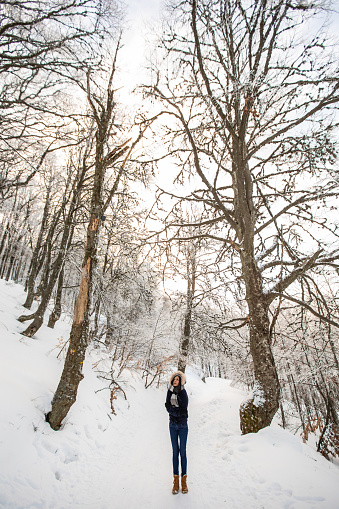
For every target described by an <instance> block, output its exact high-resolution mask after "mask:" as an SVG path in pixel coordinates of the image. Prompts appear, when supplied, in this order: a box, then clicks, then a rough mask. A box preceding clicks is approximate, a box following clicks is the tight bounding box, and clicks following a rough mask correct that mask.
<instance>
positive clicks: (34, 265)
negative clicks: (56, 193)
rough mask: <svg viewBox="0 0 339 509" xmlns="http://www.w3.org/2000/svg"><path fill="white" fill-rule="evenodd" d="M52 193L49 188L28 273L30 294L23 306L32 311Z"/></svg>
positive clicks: (26, 286)
mask: <svg viewBox="0 0 339 509" xmlns="http://www.w3.org/2000/svg"><path fill="white" fill-rule="evenodd" d="M50 192H51V188H50V187H48V189H47V196H46V201H45V207H44V212H43V215H42V220H41V226H40V231H39V235H38V238H37V242H36V245H35V248H34V251H33V254H32V260H31V264H30V267H29V271H28V277H27V279H26V285H25V290H26V291H28V293H27V297H26V301H25V303H24V305H23V306H24V307H25V308H26V309H31V307H32V304H33V299H34V285H35V280H36V278H37V275H38V274H39V272H40V269H41V267H42V264H43V261H44V257H42V260H41V258H40V257H39V252H40V250H41V243H42V239H43V236H44V232H45V229H46V223H47V218H48V213H49V205H50Z"/></svg>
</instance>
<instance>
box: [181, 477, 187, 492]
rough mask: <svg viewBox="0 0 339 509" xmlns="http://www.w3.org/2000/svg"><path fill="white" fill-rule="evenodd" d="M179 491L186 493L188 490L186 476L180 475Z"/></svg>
mask: <svg viewBox="0 0 339 509" xmlns="http://www.w3.org/2000/svg"><path fill="white" fill-rule="evenodd" d="M181 491H182V492H183V493H188V488H187V475H182V476H181Z"/></svg>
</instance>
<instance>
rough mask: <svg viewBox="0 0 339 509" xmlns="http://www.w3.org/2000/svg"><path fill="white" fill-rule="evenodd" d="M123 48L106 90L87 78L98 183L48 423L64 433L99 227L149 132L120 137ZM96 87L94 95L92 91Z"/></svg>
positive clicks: (85, 335) (82, 349) (78, 370)
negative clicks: (108, 182) (118, 86)
mask: <svg viewBox="0 0 339 509" xmlns="http://www.w3.org/2000/svg"><path fill="white" fill-rule="evenodd" d="M119 48H120V40H119V42H118V44H117V47H116V52H115V56H114V60H113V64H112V67H111V72H110V75H109V77H108V80H107V83H106V90H105V91H103V90H102V89H100V83H97V84H96V85H94V80H92V79H91V73H90V71H89V72H88V73H87V99H88V103H89V106H90V110H91V114H92V116H93V119H94V123H95V154H94V178H93V184H92V190H91V201H90V207H89V215H90V218H89V224H88V227H87V236H86V246H85V253H84V259H83V263H82V273H81V280H80V288H79V293H78V296H77V299H76V302H75V309H74V318H73V324H72V328H71V332H70V339H69V348H68V351H67V355H66V360H65V365H64V369H63V372H62V375H61V379H60V382H59V385H58V387H57V390H56V392H55V394H54V397H53V401H52V410H51V411H50V412H49V413H48V415H47V420H48V422H49V423H50V425H51V427H52V428H53V429H59V428H60V426H61V423H62V420H63V419H64V418H65V416H66V415H67V413H68V411H69V409H70V408H71V406H72V405H73V404H74V402H75V400H76V395H77V390H78V386H79V383H80V381H81V380H82V378H83V375H82V366H83V362H84V359H85V353H86V349H87V346H88V341H89V310H90V303H91V293H92V282H93V272H94V268H95V265H96V263H97V246H98V240H99V231H100V225H101V224H102V221H103V220H104V214H105V211H106V209H107V207H108V206H109V204H110V202H111V201H112V199H113V198H114V197H115V195H116V193H117V191H118V186H119V183H120V181H121V179H122V177H123V176H124V174H125V173H126V172H127V168H126V164H127V161H128V158H129V156H130V154H131V152H132V150H133V149H134V147H135V146H136V144H137V143H138V142H139V140H140V139H141V137H142V136H143V133H144V131H145V129H146V127H147V123H146V127H145V126H143V127H142V128H141V129H140V133H139V136H138V137H137V139H136V140H135V141H133V142H131V139H128V140H125V141H121V140H119V138H118V132H119V131H118V126H119V122H118V118H117V114H118V109H117V106H116V99H115V90H114V82H113V79H114V77H115V72H116V61H117V56H118V51H119ZM98 81H99V80H98ZM93 87H95V90H92V88H93ZM116 130H117V131H116ZM113 144H114V145H113ZM109 168H110V169H111V171H114V172H115V178H114V182H113V185H112V187H111V189H110V190H109V192H108V193H107V196H106V197H105V196H104V194H103V189H104V182H105V175H106V172H107V170H108V169H109Z"/></svg>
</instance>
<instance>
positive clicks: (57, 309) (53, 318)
mask: <svg viewBox="0 0 339 509" xmlns="http://www.w3.org/2000/svg"><path fill="white" fill-rule="evenodd" d="M64 267H65V266H64V265H63V266H62V268H61V270H60V273H59V279H58V289H57V293H56V297H55V303H54V308H53V311H52V313H51V314H50V316H49V319H48V324H47V327H50V328H51V329H54V325H55V324H56V322H57V321H58V320H59V318H60V316H61V299H62V288H63V284H64Z"/></svg>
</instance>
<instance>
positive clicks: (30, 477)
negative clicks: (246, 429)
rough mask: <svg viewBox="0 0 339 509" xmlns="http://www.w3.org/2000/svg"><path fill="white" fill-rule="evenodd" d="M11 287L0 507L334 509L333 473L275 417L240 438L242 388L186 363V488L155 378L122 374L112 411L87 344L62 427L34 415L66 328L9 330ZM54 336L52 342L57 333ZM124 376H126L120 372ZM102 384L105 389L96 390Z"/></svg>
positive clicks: (0, 341)
mask: <svg viewBox="0 0 339 509" xmlns="http://www.w3.org/2000/svg"><path fill="white" fill-rule="evenodd" d="M23 301H24V292H23V289H22V287H20V286H16V285H14V284H12V283H6V282H4V281H0V330H1V335H0V387H1V392H0V394H1V396H0V405H1V416H0V458H1V467H0V507H1V508H6V509H19V508H20V509H30V508H35V509H78V508H79V509H80V508H82V509H83V508H88V509H115V508H119V509H127V508H131V509H134V508H138V509H160V508H163V509H171V508H174V507H175V508H185V509H190V508H192V509H193V508H194V509H205V508H206V509H208V508H213V509H221V508H227V509H285V508H289V509H312V508H317V509H337V508H338V507H339V501H338V494H339V492H338V486H339V469H338V467H337V466H335V465H333V464H332V463H329V462H328V461H326V460H325V459H324V458H323V457H322V456H320V455H319V454H317V453H316V452H315V451H314V450H313V449H312V448H311V447H310V446H308V445H305V444H303V443H302V441H301V439H300V438H299V437H295V436H293V435H291V434H290V433H288V432H287V431H284V430H283V429H281V428H280V427H279V426H277V425H272V426H271V427H270V428H267V429H264V430H262V431H261V432H259V433H258V434H256V435H247V436H241V435H240V431H239V417H238V409H239V404H240V402H241V401H242V400H243V399H244V397H245V394H244V393H243V392H242V391H240V390H238V389H235V388H233V387H231V385H230V382H229V381H225V380H220V379H212V378H210V379H207V380H206V382H207V383H206V384H204V383H203V382H202V381H201V380H200V379H199V377H198V376H197V375H196V374H195V373H194V371H193V370H189V371H188V373H187V375H188V383H187V392H188V395H189V398H190V403H189V437H188V488H189V493H188V494H187V495H182V494H181V493H180V494H178V495H176V496H173V495H172V494H171V485H172V471H171V446H170V440H169V433H168V416H167V412H166V410H165V407H164V399H165V391H166V385H165V384H164V385H163V387H161V388H160V389H156V388H152V387H151V388H149V389H147V390H145V389H144V387H143V383H142V381H141V380H139V379H137V378H136V377H132V375H128V374H126V375H125V374H124V376H125V381H126V383H125V385H124V389H125V390H126V394H127V401H125V400H124V398H123V397H122V396H118V399H117V400H116V401H115V410H116V413H117V415H116V416H115V415H112V412H111V408H110V401H109V391H108V390H106V389H105V382H104V381H103V380H100V379H99V378H98V377H97V374H96V371H95V370H96V369H98V368H97V366H98V363H99V365H100V364H101V363H102V364H104V363H105V362H106V361H105V356H106V354H105V352H104V351H100V349H97V350H96V349H92V350H91V351H89V354H88V357H87V361H86V365H85V367H84V373H85V378H84V380H83V381H82V382H81V384H80V389H79V395H78V400H77V402H76V404H75V405H74V406H73V407H72V409H71V412H70V414H69V415H68V418H67V419H66V422H65V424H64V427H63V428H62V430H60V431H58V432H56V431H53V430H52V429H51V428H50V427H49V425H48V424H46V423H45V421H44V414H45V412H47V411H48V409H49V404H50V401H51V398H52V395H53V392H54V390H55V388H56V386H57V383H58V381H59V377H60V373H61V370H62V365H63V358H62V355H61V356H59V358H57V356H58V354H59V352H60V347H59V348H56V346H57V345H58V344H60V342H62V341H63V340H65V339H67V334H68V332H67V331H68V328H69V325H68V324H66V323H59V324H57V326H56V329H55V330H50V329H48V328H47V327H45V326H44V327H42V328H41V329H40V331H39V333H38V334H37V336H36V337H34V338H33V339H29V338H26V337H23V336H21V335H20V331H21V330H22V328H23V327H22V324H20V323H19V322H17V320H16V317H17V316H19V315H20V314H22V312H23V308H22V307H21V303H22V302H23ZM62 338H63V339H62ZM127 377H128V379H127ZM101 389H104V390H101Z"/></svg>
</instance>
